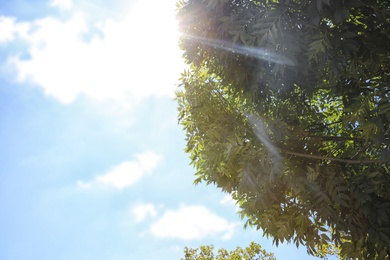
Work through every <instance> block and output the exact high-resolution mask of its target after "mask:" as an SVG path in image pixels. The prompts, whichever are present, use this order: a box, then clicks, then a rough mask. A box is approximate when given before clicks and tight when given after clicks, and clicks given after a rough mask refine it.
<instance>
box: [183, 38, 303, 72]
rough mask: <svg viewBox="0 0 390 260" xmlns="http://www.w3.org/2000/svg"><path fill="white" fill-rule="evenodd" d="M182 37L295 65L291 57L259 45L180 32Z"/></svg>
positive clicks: (222, 48) (270, 60)
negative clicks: (252, 45) (247, 44)
mask: <svg viewBox="0 0 390 260" xmlns="http://www.w3.org/2000/svg"><path fill="white" fill-rule="evenodd" d="M182 35H183V36H184V37H186V38H188V39H191V40H194V41H198V42H201V43H202V44H205V45H207V46H210V47H214V48H218V49H221V50H225V51H230V52H233V53H239V54H243V55H248V56H252V57H254V58H257V59H261V60H265V61H269V62H274V63H277V64H282V65H288V66H296V65H297V64H295V62H293V61H292V60H291V59H289V58H288V57H286V56H284V55H282V54H280V53H276V52H274V51H271V50H267V49H265V48H260V47H249V46H243V45H239V44H235V43H232V42H229V41H223V40H215V39H213V40H211V39H208V38H204V37H200V36H194V35H190V34H182Z"/></svg>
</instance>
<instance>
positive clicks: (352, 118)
mask: <svg viewBox="0 0 390 260" xmlns="http://www.w3.org/2000/svg"><path fill="white" fill-rule="evenodd" d="M178 20H179V29H180V32H181V34H182V35H181V38H180V43H179V44H180V47H181V48H182V49H183V50H184V55H183V56H184V58H185V60H186V62H187V63H188V64H189V69H188V70H186V71H185V72H184V73H183V75H182V78H181V82H182V83H181V86H182V88H183V90H182V91H179V92H178V93H177V100H178V104H179V121H180V123H181V124H182V126H183V128H184V130H185V131H186V136H187V146H186V151H187V152H188V153H189V154H190V158H191V161H192V164H193V165H194V167H195V169H196V180H195V183H198V182H201V181H204V182H206V183H208V184H211V183H212V184H215V185H217V186H218V187H220V188H221V189H222V190H223V191H224V192H228V193H230V194H232V196H233V198H235V199H236V200H237V202H238V203H239V205H240V207H241V215H242V217H243V218H244V217H245V218H246V219H247V222H246V225H250V226H254V227H257V228H258V229H262V230H263V232H264V234H265V235H267V236H271V237H272V238H273V240H274V242H275V243H276V245H278V244H279V243H280V242H284V241H290V242H294V243H295V244H296V245H297V246H298V245H300V244H301V245H305V246H306V247H307V249H308V252H309V253H310V254H315V252H316V248H321V247H322V246H327V245H329V244H330V243H336V245H337V246H340V248H341V255H342V256H345V257H349V258H365V259H374V258H377V259H385V258H386V257H387V258H389V257H390V188H389V187H390V169H389V168H390V140H389V123H390V81H389V79H390V77H389V76H390V63H389V61H390V1H385V0H367V1H363V0H340V1H339V0H279V1H278V0H187V1H180V2H179V3H178Z"/></svg>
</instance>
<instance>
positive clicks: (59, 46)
mask: <svg viewBox="0 0 390 260" xmlns="http://www.w3.org/2000/svg"><path fill="white" fill-rule="evenodd" d="M174 9H175V1H173V0H167V1H161V0H149V1H141V0H139V1H137V0H133V1H131V0H130V1H125V0H112V1H103V0H45V1H44V0H33V1H32V0H13V1H4V0H3V1H0V143H1V146H0V259H4V260H14V259H18V260H19V259H40V260H45V259H58V260H60V259H110V260H111V259H115V260H117V259H146V260H148V259H162V260H164V259H167V260H168V259H180V258H181V257H183V249H184V247H186V246H188V247H198V246H200V245H211V244H212V245H214V246H215V247H216V248H220V247H223V248H226V249H229V250H232V249H234V248H235V247H236V246H241V247H245V246H247V245H249V243H250V242H251V241H255V242H258V243H260V244H261V245H262V246H263V248H265V249H266V250H267V251H269V252H273V253H275V256H276V257H277V258H278V259H281V260H283V259H315V258H314V257H310V256H308V255H307V253H306V249H305V248H303V247H300V249H296V247H295V246H294V245H292V244H290V245H285V244H283V245H279V247H276V246H274V245H272V240H270V239H267V238H264V237H263V236H262V232H261V231H256V230H253V229H244V228H243V224H244V222H243V221H241V219H240V217H239V215H238V214H237V210H238V209H237V206H236V205H235V204H234V202H233V201H232V200H231V198H230V197H229V196H227V195H226V194H224V193H223V192H221V191H220V190H219V189H217V188H216V187H214V186H212V185H210V186H205V185H203V184H200V185H198V186H194V185H193V181H194V179H195V177H194V172H195V170H194V169H193V168H192V167H191V166H189V162H190V161H189V158H188V156H187V154H185V152H184V147H185V135H184V132H183V130H182V128H181V126H180V125H178V122H177V106H176V102H175V101H174V97H175V91H176V90H178V87H177V82H178V81H177V80H178V78H179V77H180V73H181V72H182V71H183V70H184V64H183V61H182V59H181V52H180V50H179V48H178V47H177V37H178V33H177V30H176V21H175V18H174Z"/></svg>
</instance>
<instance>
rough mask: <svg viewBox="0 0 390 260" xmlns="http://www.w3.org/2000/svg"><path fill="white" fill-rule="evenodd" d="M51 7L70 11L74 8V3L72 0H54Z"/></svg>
mask: <svg viewBox="0 0 390 260" xmlns="http://www.w3.org/2000/svg"><path fill="white" fill-rule="evenodd" d="M50 5H51V6H54V7H58V8H60V9H65V10H68V9H71V8H72V6H73V2H72V0H52V1H51V2H50Z"/></svg>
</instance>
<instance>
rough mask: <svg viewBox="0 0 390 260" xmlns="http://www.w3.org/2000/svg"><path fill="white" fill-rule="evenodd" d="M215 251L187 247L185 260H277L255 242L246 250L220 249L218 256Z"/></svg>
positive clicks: (202, 247) (208, 248)
mask: <svg viewBox="0 0 390 260" xmlns="http://www.w3.org/2000/svg"><path fill="white" fill-rule="evenodd" d="M213 249H214V247H213V246H201V247H199V248H196V249H192V248H187V247H186V248H185V249H184V257H185V258H184V259H183V260H214V259H215V260H276V258H275V257H274V255H273V254H272V253H267V252H266V251H265V250H264V249H262V248H261V246H260V245H259V244H256V243H254V242H252V243H251V244H250V245H249V246H248V247H247V248H245V249H242V248H240V247H237V248H236V249H235V250H233V251H230V252H228V251H227V250H226V249H219V250H218V254H217V255H216V256H214V252H213Z"/></svg>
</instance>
